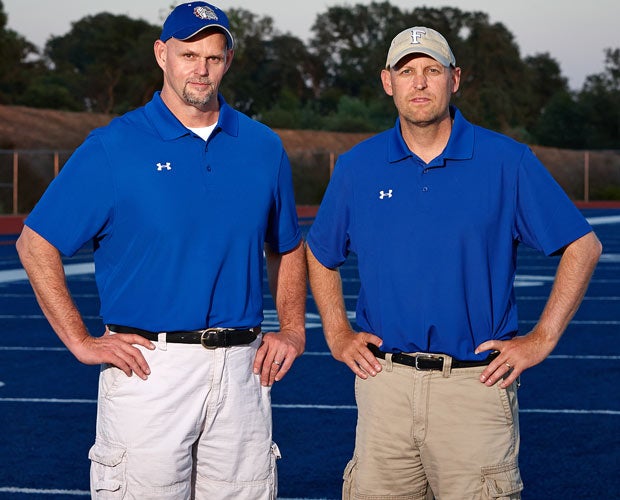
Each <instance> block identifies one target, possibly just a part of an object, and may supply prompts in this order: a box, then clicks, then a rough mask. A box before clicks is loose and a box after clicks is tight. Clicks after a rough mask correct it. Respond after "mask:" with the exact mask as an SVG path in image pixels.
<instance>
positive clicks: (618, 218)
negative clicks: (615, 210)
mask: <svg viewBox="0 0 620 500" xmlns="http://www.w3.org/2000/svg"><path fill="white" fill-rule="evenodd" d="M586 220H587V221H588V223H589V224H590V225H591V226H600V225H602V224H617V223H619V222H620V215H608V216H604V217H586Z"/></svg>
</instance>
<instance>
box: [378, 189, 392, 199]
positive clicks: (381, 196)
mask: <svg viewBox="0 0 620 500" xmlns="http://www.w3.org/2000/svg"><path fill="white" fill-rule="evenodd" d="M391 197H392V190H391V189H390V190H388V192H387V193H386V192H385V191H383V189H382V190H381V191H379V199H380V200H382V199H383V198H391Z"/></svg>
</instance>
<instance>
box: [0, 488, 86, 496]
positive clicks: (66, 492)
mask: <svg viewBox="0 0 620 500" xmlns="http://www.w3.org/2000/svg"><path fill="white" fill-rule="evenodd" d="M0 493H21V494H23V495H73V496H80V497H87V496H90V491H84V490H44V489H40V488H19V487H17V486H2V487H0Z"/></svg>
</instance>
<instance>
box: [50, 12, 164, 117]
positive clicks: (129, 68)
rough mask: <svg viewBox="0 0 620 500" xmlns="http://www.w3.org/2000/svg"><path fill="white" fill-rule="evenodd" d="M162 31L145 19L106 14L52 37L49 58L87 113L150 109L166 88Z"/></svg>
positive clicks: (55, 70)
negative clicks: (158, 44)
mask: <svg viewBox="0 0 620 500" xmlns="http://www.w3.org/2000/svg"><path fill="white" fill-rule="evenodd" d="M159 31H160V29H159V28H158V27H156V26H152V25H150V24H148V23H146V22H145V21H142V20H138V21H136V20H133V19H130V18H129V17H127V16H117V15H112V14H108V13H101V14H97V15H95V16H87V17H84V18H83V19H81V20H79V21H77V22H75V23H73V24H72V28H71V30H70V31H69V33H67V34H66V35H64V36H59V37H52V38H51V39H50V40H49V41H48V42H47V44H46V46H45V56H46V57H47V58H48V59H49V61H50V63H51V66H52V67H53V71H54V72H55V74H56V75H58V77H59V78H61V79H63V81H64V82H65V85H66V86H67V88H69V89H70V90H71V93H72V94H73V95H75V96H76V97H77V98H78V100H79V101H81V102H82V103H83V105H84V108H85V109H87V110H91V111H98V112H102V113H121V112H124V111H127V110H128V109H130V108H133V107H136V106H139V105H141V104H144V103H145V102H146V101H147V100H148V99H150V97H151V94H152V91H153V90H155V89H157V88H159V87H160V86H161V71H160V70H159V68H158V67H157V63H156V62H155V58H154V56H153V41H154V40H155V39H156V38H157V37H158V36H159Z"/></svg>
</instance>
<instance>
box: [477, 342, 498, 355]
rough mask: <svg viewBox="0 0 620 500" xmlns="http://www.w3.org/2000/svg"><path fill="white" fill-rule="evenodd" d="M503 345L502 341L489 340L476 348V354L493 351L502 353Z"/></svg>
mask: <svg viewBox="0 0 620 500" xmlns="http://www.w3.org/2000/svg"><path fill="white" fill-rule="evenodd" d="M501 345H502V341H500V340H487V341H486V342H483V343H482V344H480V345H479V346H478V347H476V349H475V350H474V354H480V353H481V352H484V351H492V350H496V351H501Z"/></svg>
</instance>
